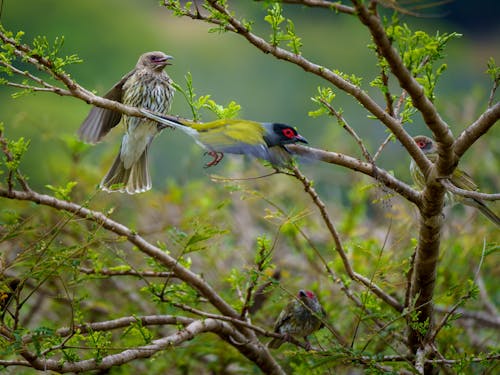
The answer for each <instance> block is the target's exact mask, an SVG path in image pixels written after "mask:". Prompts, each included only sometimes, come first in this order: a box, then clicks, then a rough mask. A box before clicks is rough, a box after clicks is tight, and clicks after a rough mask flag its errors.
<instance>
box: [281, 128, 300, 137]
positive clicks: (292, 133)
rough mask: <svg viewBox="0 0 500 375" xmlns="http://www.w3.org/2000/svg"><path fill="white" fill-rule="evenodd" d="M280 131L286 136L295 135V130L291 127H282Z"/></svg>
mask: <svg viewBox="0 0 500 375" xmlns="http://www.w3.org/2000/svg"><path fill="white" fill-rule="evenodd" d="M282 133H283V135H284V136H285V137H287V138H295V136H296V135H297V132H296V131H295V130H293V129H291V128H286V129H283V130H282Z"/></svg>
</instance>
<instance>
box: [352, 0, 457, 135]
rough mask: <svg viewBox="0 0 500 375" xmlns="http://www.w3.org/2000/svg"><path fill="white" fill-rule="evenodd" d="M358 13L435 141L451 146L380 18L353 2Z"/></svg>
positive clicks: (443, 124) (444, 128) (444, 127)
mask: <svg viewBox="0 0 500 375" xmlns="http://www.w3.org/2000/svg"><path fill="white" fill-rule="evenodd" d="M353 3H354V5H355V7H356V10H357V11H358V17H359V19H360V20H361V22H363V24H364V25H365V26H366V27H368V29H369V31H370V33H371V34H372V37H373V41H374V42H375V44H376V45H377V47H378V48H379V50H380V53H381V55H382V56H383V57H384V58H385V59H386V60H387V62H388V64H389V67H390V68H391V71H392V73H393V74H394V76H395V77H396V79H397V80H398V81H399V84H400V86H401V88H403V89H404V90H405V91H406V92H408V95H410V97H411V99H412V102H413V105H414V106H415V108H417V109H418V110H419V111H420V113H421V114H422V117H423V119H424V121H425V123H426V124H427V126H428V127H429V128H430V129H431V130H432V132H433V133H434V135H435V138H436V141H438V142H446V143H448V144H449V145H451V144H452V142H453V138H452V135H451V132H450V129H449V127H448V125H447V124H446V122H444V121H443V119H441V117H440V116H439V113H438V112H437V110H436V108H435V106H434V104H433V103H432V102H431V101H430V99H429V98H427V97H426V96H425V92H424V88H423V87H422V85H420V84H419V83H418V82H417V80H416V79H415V78H414V77H413V75H412V74H411V72H410V71H409V70H408V69H407V68H406V66H405V65H404V63H403V59H402V58H401V56H400V55H399V54H398V52H397V51H396V50H395V49H394V48H393V47H392V43H391V41H390V39H389V37H388V36H387V34H386V32H385V29H384V26H383V25H382V22H381V21H380V18H379V17H378V16H377V15H375V14H372V13H370V11H369V10H368V9H367V8H366V6H365V5H364V4H363V3H362V2H361V1H359V0H353Z"/></svg>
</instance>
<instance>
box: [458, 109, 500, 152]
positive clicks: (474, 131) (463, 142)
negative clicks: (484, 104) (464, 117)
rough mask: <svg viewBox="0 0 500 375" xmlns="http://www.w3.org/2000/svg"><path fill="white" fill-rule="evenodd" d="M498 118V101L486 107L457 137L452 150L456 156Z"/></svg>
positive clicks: (466, 148) (499, 116)
mask: <svg viewBox="0 0 500 375" xmlns="http://www.w3.org/2000/svg"><path fill="white" fill-rule="evenodd" d="M499 119H500V102H498V103H496V104H495V105H493V106H492V107H490V108H488V109H487V110H486V111H485V112H484V113H483V114H481V116H479V118H478V119H477V120H476V121H474V122H473V123H472V124H471V125H469V126H468V127H467V128H466V129H465V130H464V131H462V133H460V135H459V136H458V137H457V139H456V141H455V143H454V145H453V152H454V153H455V155H456V156H457V157H461V156H462V155H463V154H465V152H466V151H467V150H468V149H469V148H470V147H471V146H472V145H473V144H474V142H476V141H477V140H478V139H479V137H481V136H482V135H483V134H486V132H487V131H488V130H490V129H491V127H492V126H493V125H495V124H496V123H497V121H498V120H499Z"/></svg>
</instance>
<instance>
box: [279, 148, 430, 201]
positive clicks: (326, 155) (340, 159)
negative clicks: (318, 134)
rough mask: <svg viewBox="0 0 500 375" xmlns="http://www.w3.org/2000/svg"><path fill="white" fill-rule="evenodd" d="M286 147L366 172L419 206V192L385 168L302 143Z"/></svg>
mask: <svg viewBox="0 0 500 375" xmlns="http://www.w3.org/2000/svg"><path fill="white" fill-rule="evenodd" d="M286 147H287V149H289V150H290V151H291V152H292V153H294V154H297V155H299V156H303V157H305V158H306V159H311V160H321V161H323V162H325V163H331V164H337V165H340V166H342V167H345V168H349V169H351V170H353V171H357V172H361V173H363V174H366V175H367V176H370V177H373V178H374V179H376V180H377V181H379V182H382V183H383V184H384V185H385V186H386V187H388V188H389V189H392V190H394V191H395V192H397V193H398V194H400V195H401V196H403V197H404V198H406V199H408V200H409V201H410V202H412V203H414V204H415V205H416V206H419V205H420V204H421V203H422V197H421V193H420V192H418V191H417V190H415V189H413V188H412V187H411V186H409V185H407V184H405V183H404V182H402V181H400V180H398V179H397V178H395V177H394V176H392V175H391V174H390V173H389V172H387V171H386V170H384V169H381V168H379V167H377V166H375V165H373V164H371V163H366V162H362V161H361V160H358V159H355V158H353V157H351V156H348V155H344V154H339V153H337V152H332V151H324V150H320V149H317V148H313V147H307V146H302V145H287V146H286Z"/></svg>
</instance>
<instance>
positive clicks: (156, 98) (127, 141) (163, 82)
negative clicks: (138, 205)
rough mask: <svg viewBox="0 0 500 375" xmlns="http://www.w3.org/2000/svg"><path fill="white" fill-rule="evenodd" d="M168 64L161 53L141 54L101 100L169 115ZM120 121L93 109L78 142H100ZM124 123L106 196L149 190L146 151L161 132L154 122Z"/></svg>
mask: <svg viewBox="0 0 500 375" xmlns="http://www.w3.org/2000/svg"><path fill="white" fill-rule="evenodd" d="M171 60H172V56H168V55H166V54H165V53H163V52H160V51H153V52H147V53H144V54H143V55H141V56H140V57H139V60H138V61H137V64H136V66H135V68H134V69H133V70H132V71H131V72H129V73H127V74H126V75H125V76H123V78H122V79H121V80H120V81H119V82H118V83H117V84H115V85H114V86H113V88H112V89H111V90H110V91H109V92H108V93H107V94H106V95H104V97H105V98H107V99H111V100H115V101H118V102H121V103H123V104H126V105H129V106H133V107H141V108H146V109H149V110H151V111H155V112H159V113H161V114H166V113H168V111H169V110H170V105H171V102H172V98H173V96H174V91H175V89H174V87H173V85H172V83H173V82H172V80H171V79H170V77H169V76H168V74H167V73H165V71H164V68H165V67H166V66H167V65H170V61H171ZM121 118H122V115H121V113H119V112H115V111H112V110H109V109H104V108H100V107H94V108H92V109H91V111H90V113H89V114H88V116H87V118H86V119H85V120H84V121H83V123H82V125H81V126H80V129H79V130H78V134H79V136H80V139H81V140H82V141H84V142H87V143H93V144H94V143H97V142H99V141H100V140H101V139H102V138H103V137H104V136H105V135H106V134H107V133H108V132H109V131H110V130H111V129H112V128H113V127H115V126H116V125H117V124H118V123H119V122H120V119H121ZM123 123H124V125H125V134H124V136H123V139H122V143H121V146H120V152H119V153H118V156H117V157H116V159H115V161H114V162H113V165H112V166H111V168H110V170H109V171H108V173H107V174H106V176H105V177H104V178H103V180H102V181H101V184H100V187H101V188H102V189H103V190H105V191H108V192H112V191H119V192H127V193H128V194H135V193H140V192H144V191H147V190H149V189H151V176H150V174H149V171H148V153H149V147H150V146H151V142H152V141H153V139H154V137H155V136H156V135H157V134H158V133H159V132H160V131H161V129H162V128H159V127H158V124H157V123H156V121H154V120H151V119H145V118H141V117H134V116H127V115H123Z"/></svg>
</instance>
